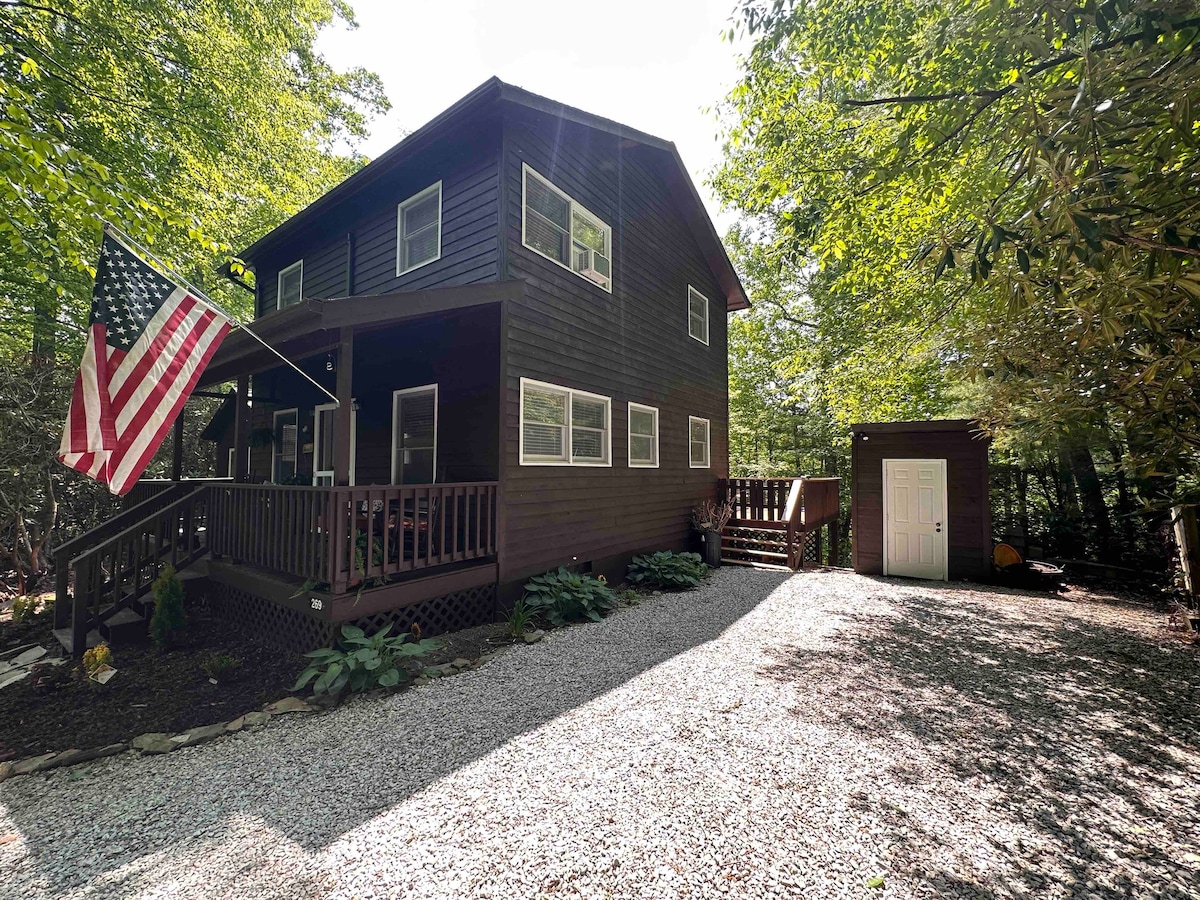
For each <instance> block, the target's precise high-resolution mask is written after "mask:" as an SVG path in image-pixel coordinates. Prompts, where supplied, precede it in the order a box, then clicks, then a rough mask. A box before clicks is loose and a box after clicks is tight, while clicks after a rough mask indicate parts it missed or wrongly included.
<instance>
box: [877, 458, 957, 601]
mask: <svg viewBox="0 0 1200 900" xmlns="http://www.w3.org/2000/svg"><path fill="white" fill-rule="evenodd" d="M883 498H884V499H883V574H885V575H908V576H910V577H913V578H935V579H941V580H943V581H944V580H945V579H946V527H945V526H946V461H945V460H944V459H885V460H884V461H883Z"/></svg>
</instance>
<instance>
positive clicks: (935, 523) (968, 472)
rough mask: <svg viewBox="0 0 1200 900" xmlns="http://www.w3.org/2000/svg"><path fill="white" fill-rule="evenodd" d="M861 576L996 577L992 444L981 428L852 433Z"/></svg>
mask: <svg viewBox="0 0 1200 900" xmlns="http://www.w3.org/2000/svg"><path fill="white" fill-rule="evenodd" d="M851 431H852V432H853V435H854V441H853V446H852V450H851V466H852V476H851V478H852V481H851V520H850V521H851V530H852V534H853V560H854V570H855V571H856V572H861V573H863V574H866V575H902V576H912V577H918V578H934V579H942V580H948V579H970V580H976V581H979V580H986V579H988V578H989V577H990V576H991V571H992V531H991V507H990V503H989V498H988V446H989V441H988V439H987V438H986V437H985V436H983V435H982V433H981V432H980V430H979V425H978V424H977V423H975V422H971V421H967V420H962V419H954V420H942V421H931V422H875V423H863V424H858V425H853V426H851Z"/></svg>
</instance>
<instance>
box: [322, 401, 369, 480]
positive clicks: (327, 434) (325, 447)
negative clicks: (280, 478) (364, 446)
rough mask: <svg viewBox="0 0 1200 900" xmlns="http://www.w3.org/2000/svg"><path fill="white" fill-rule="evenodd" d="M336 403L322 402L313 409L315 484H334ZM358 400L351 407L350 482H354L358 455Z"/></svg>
mask: <svg viewBox="0 0 1200 900" xmlns="http://www.w3.org/2000/svg"><path fill="white" fill-rule="evenodd" d="M336 411H337V404H336V403H322V404H321V405H320V406H318V407H317V408H316V409H314V410H313V430H314V434H313V484H314V485H322V484H330V485H331V484H333V474H334V468H333V454H334V445H335V440H334V423H333V418H334V414H335V412H336ZM357 445H358V402H357V401H354V405H353V406H352V407H351V409H350V483H351V484H354V462H355V457H357V456H358V446H357Z"/></svg>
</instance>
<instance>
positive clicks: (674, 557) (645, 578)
mask: <svg viewBox="0 0 1200 900" xmlns="http://www.w3.org/2000/svg"><path fill="white" fill-rule="evenodd" d="M707 574H708V566H706V565H705V564H704V561H703V560H702V559H701V558H700V554H699V553H672V552H671V551H669V550H660V551H658V552H657V553H650V554H647V555H645V556H635V557H634V558H633V562H632V563H630V565H629V576H628V577H629V580H630V581H631V582H633V583H634V584H636V585H638V586H639V587H650V588H660V589H662V590H665V591H685V590H687V589H688V588H694V587H696V586H697V585H698V584H700V579H702V578H703V577H704V576H705V575H707Z"/></svg>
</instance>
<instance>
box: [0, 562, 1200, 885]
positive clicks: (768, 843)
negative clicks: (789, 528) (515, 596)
mask: <svg viewBox="0 0 1200 900" xmlns="http://www.w3.org/2000/svg"><path fill="white" fill-rule="evenodd" d="M1161 621H1162V620H1161V619H1160V618H1155V617H1151V616H1149V615H1147V614H1146V613H1144V612H1142V611H1140V610H1138V609H1135V608H1131V607H1123V606H1119V605H1115V604H1099V603H1093V602H1068V601H1064V600H1058V599H1053V600H1052V599H1044V598H1034V597H1027V596H1021V595H1017V594H1009V593H1003V592H996V591H984V590H981V589H969V588H963V587H946V586H937V585H933V584H930V583H922V582H907V583H904V584H901V583H899V582H890V581H887V580H883V579H869V578H863V577H860V576H856V575H852V574H848V573H835V572H827V573H805V574H800V575H796V576H794V577H788V576H786V575H783V574H776V573H769V572H758V571H747V570H740V569H739V570H733V569H731V568H726V569H722V570H720V571H719V572H718V573H717V574H716V576H715V577H714V578H713V579H712V580H711V581H710V582H708V583H707V584H706V585H705V586H704V588H703V589H701V590H699V591H695V592H692V593H688V594H679V595H668V596H663V597H656V598H653V599H651V600H649V601H648V602H647V603H645V604H644V605H643V606H641V607H639V608H636V609H628V610H623V611H621V612H620V613H619V614H617V615H615V616H613V617H612V618H610V619H608V620H606V621H605V622H603V623H601V624H597V625H586V626H581V627H577V628H572V629H568V630H566V631H563V632H559V633H554V634H551V635H550V636H549V637H548V638H547V639H546V640H545V641H543V642H542V643H540V644H534V645H531V646H520V647H516V648H514V649H513V650H511V651H509V652H508V653H507V654H505V655H504V656H502V657H500V658H499V659H496V660H494V661H492V662H490V663H488V664H487V665H485V666H483V667H482V668H480V669H478V670H475V671H471V672H467V673H464V674H461V675H458V676H455V677H453V678H450V679H446V680H444V681H438V682H434V683H433V684H431V685H429V686H427V687H423V688H419V689H415V690H411V691H406V692H404V693H402V694H398V695H395V696H393V697H391V698H388V699H386V700H377V701H372V702H358V703H353V704H349V705H347V706H344V707H343V708H341V709H339V710H337V711H335V712H332V713H328V714H324V715H319V716H316V717H311V718H303V719H302V718H299V717H294V716H293V717H288V718H285V719H282V720H279V721H276V722H273V723H272V724H271V725H270V726H269V727H268V728H266V729H264V730H262V731H259V732H256V733H248V734H246V733H244V734H238V735H233V736H230V737H228V738H224V739H222V740H220V741H218V742H216V743H214V744H209V745H204V746H201V747H196V748H192V749H186V750H180V751H176V752H175V753H173V754H171V755H169V756H167V757H158V758H146V759H139V758H135V757H133V756H132V755H125V756H122V757H117V758H113V759H109V760H102V761H100V762H97V763H95V764H92V765H91V766H89V767H77V768H75V769H68V770H63V771H59V772H52V773H49V774H47V775H40V776H30V777H25V778H17V779H12V780H10V781H8V782H6V783H5V784H3V785H0V897H3V898H22V900H29V898H40V897H60V896H70V897H146V898H150V897H154V898H159V897H162V898H166V897H171V898H175V897H196V898H205V900H210V898H219V897H255V898H274V897H278V898H300V897H326V896H328V897H337V898H350V897H361V898H367V897H380V898H383V897H387V898H406V897H420V898H496V900H501V898H503V900H510V898H525V897H530V898H534V897H537V898H574V897H586V898H609V897H614V898H673V897H696V898H701V897H703V898H708V897H745V898H755V900H758V898H776V897H778V898H789V900H793V898H800V897H805V898H825V897H871V898H880V900H882V898H892V897H978V898H1005V897H1029V898H1082V897H1088V898H1114V900H1115V898H1127V897H1138V898H1151V897H1153V898H1174V897H1193V898H1196V897H1200V855H1197V854H1200V708H1198V706H1197V700H1198V698H1200V666H1198V664H1197V663H1198V658H1197V654H1196V653H1195V652H1194V651H1192V650H1189V649H1186V648H1184V647H1183V646H1181V645H1179V644H1177V643H1172V642H1170V641H1169V640H1168V639H1166V638H1164V636H1163V633H1162V630H1161ZM876 875H882V876H883V877H884V879H885V886H884V887H882V888H879V889H870V888H868V887H867V882H868V879H870V878H872V877H873V876H876Z"/></svg>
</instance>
